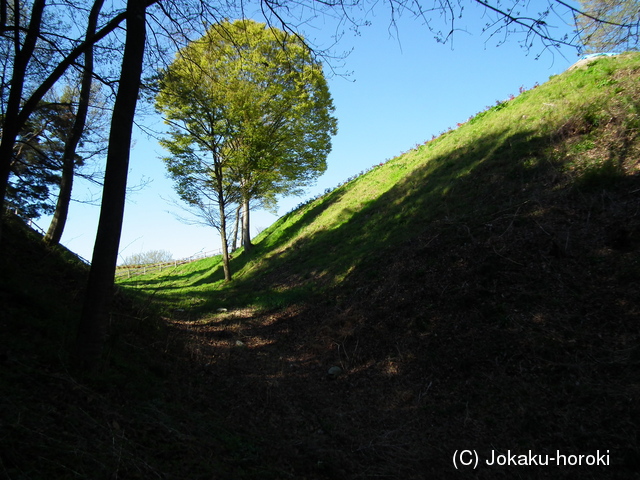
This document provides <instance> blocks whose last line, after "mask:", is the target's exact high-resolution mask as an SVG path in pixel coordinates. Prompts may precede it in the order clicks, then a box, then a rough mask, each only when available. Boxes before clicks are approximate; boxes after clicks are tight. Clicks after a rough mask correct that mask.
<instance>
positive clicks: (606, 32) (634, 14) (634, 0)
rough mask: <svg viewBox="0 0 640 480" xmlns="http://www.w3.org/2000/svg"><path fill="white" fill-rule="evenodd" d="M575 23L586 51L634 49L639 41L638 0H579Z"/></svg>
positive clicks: (639, 15)
mask: <svg viewBox="0 0 640 480" xmlns="http://www.w3.org/2000/svg"><path fill="white" fill-rule="evenodd" d="M579 1H580V5H581V10H582V12H583V14H582V15H580V16H579V17H578V21H577V25H578V27H579V28H580V30H581V32H582V35H581V36H582V42H583V43H584V46H585V49H586V51H587V52H588V53H599V52H624V51H626V50H637V49H638V45H639V42H640V30H639V29H638V20H640V3H638V0H614V1H611V0H606V1H605V0H579Z"/></svg>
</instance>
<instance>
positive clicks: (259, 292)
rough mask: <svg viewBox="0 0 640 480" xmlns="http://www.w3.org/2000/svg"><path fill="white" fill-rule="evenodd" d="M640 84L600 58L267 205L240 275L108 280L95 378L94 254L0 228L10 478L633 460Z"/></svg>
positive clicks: (413, 471) (639, 338)
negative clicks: (552, 458) (463, 458)
mask: <svg viewBox="0 0 640 480" xmlns="http://www.w3.org/2000/svg"><path fill="white" fill-rule="evenodd" d="M638 77H640V55H639V54H634V55H625V56H618V57H614V58H602V59H599V60H597V61H596V62H594V63H592V64H591V65H590V66H589V67H588V68H586V69H582V70H576V71H571V72H566V73H564V74H562V75H559V76H556V77H553V78H552V79H550V81H549V82H547V83H546V84H544V85H541V86H539V87H537V88H535V89H532V90H530V91H528V92H525V93H523V94H521V95H520V96H518V97H517V98H514V99H513V100H511V101H509V102H505V103H502V104H500V105H497V106H495V107H493V108H490V109H488V110H487V111H484V112H481V113H479V114H478V115H476V116H475V117H474V118H473V119H471V120H470V121H468V122H466V123H464V124H463V125H461V126H459V128H457V129H456V130H454V131H451V132H448V133H446V134H444V135H442V136H440V137H439V138H437V139H434V140H432V141H429V142H426V143H425V144H423V145H420V146H418V147H416V148H415V149H413V150H411V151H408V152H407V153H405V154H403V155H400V156H398V157H397V158H394V159H392V160H389V161H388V162H386V163H385V164H384V165H379V166H376V167H375V168H372V169H371V170H370V171H369V172H367V173H366V174H364V175H361V176H359V177H358V178H355V179H353V180H351V181H349V182H348V183H346V184H344V185H342V186H340V187H339V188H337V189H335V190H334V191H332V192H329V193H327V194H326V195H324V196H322V197H321V198H318V199H316V200H314V201H311V202H308V203H307V204H305V205H303V206H301V207H300V208H298V209H297V210H295V211H293V212H291V213H289V214H287V215H285V216H283V217H282V218H281V219H279V220H278V221H277V222H276V223H275V224H274V225H272V226H271V227H270V228H268V229H266V230H265V231H263V232H262V233H261V234H260V236H259V237H258V238H257V239H256V240H255V243H256V247H255V249H254V251H252V252H251V253H250V254H245V253H244V252H242V251H239V252H236V253H235V254H234V257H233V259H232V264H231V266H232V270H233V272H234V279H233V281H232V282H229V283H225V282H224V281H223V275H222V268H221V265H220V258H219V257H218V258H216V257H214V258H208V259H203V260H200V261H198V262H193V263H190V264H186V265H181V266H178V267H177V268H175V269H173V270H165V271H162V272H157V273H153V274H149V275H146V276H136V277H133V278H131V279H121V280H119V282H118V285H119V286H120V287H122V288H120V289H118V295H117V296H116V301H115V304H114V308H113V312H112V316H111V324H110V329H109V337H108V339H107V348H106V351H105V358H104V366H103V369H102V370H101V371H100V372H98V373H97V374H96V375H94V376H93V377H91V378H86V377H85V378H81V377H78V376H76V375H75V374H74V373H73V370H72V368H71V366H70V365H69V363H68V360H67V354H68V349H69V345H70V344H71V342H72V341H73V339H74V332H75V328H76V324H77V319H78V315H79V310H80V305H81V300H82V293H83V289H84V282H85V281H86V275H87V269H86V267H84V266H83V265H82V264H80V263H79V262H77V261H76V260H74V258H73V256H72V255H71V254H70V253H69V252H66V251H64V250H63V249H50V248H47V247H45V246H44V245H43V243H42V242H41V239H40V238H39V237H38V236H37V235H36V234H34V233H33V232H31V231H30V230H28V229H26V228H25V227H24V226H21V225H19V224H18V223H16V224H12V222H11V221H9V224H10V227H8V228H6V229H5V232H10V233H7V234H6V235H4V236H3V239H2V241H3V245H2V248H3V253H4V254H3V257H2V258H1V259H0V262H1V263H0V300H1V301H2V308H1V309H0V325H1V326H2V328H3V335H0V389H1V390H2V392H3V395H2V396H0V432H1V433H0V476H4V477H7V478H25V479H26V478H34V479H35V478H116V477H117V478H171V479H189V480H195V479H211V478H221V479H243V478H244V479H266V478H273V479H281V478H282V479H284V478H309V479H325V478H326V479H328V478H345V479H348V478H353V479H358V478H374V477H377V478H406V479H414V478H416V479H417V478H427V477H429V478H431V477H433V478H449V477H451V475H452V473H451V472H452V471H453V470H452V468H453V467H452V465H451V458H452V454H453V452H454V451H455V450H456V449H460V448H473V449H477V450H478V452H479V454H480V455H482V456H483V457H487V456H488V455H489V453H490V450H491V449H494V448H495V449H502V450H506V449H512V450H516V449H517V450H519V451H524V452H526V451H528V450H532V451H533V452H534V453H541V454H544V453H555V451H556V450H561V451H562V452H563V453H566V454H591V453H593V452H594V451H595V450H596V449H600V450H603V449H609V450H610V451H611V466H610V467H606V468H595V467H594V468H582V469H573V468H572V469H560V468H552V467H548V468H540V469H536V468H535V467H525V468H527V470H523V469H522V468H520V467H517V468H513V469H509V468H505V469H500V470H493V469H479V470H478V471H476V472H475V473H474V475H475V478H481V479H489V478H491V479H492V478H498V477H499V478H517V477H518V476H521V477H523V478H524V477H526V478H558V479H570V478H576V476H579V477H580V478H585V479H596V478H597V479H603V478H616V479H631V478H638V474H640V467H639V465H640V462H639V460H638V459H640V442H639V441H638V435H637V423H638V409H637V406H636V403H637V402H635V399H637V398H638V395H639V394H640V383H639V382H638V375H637V368H638V361H639V359H640V353H639V352H640V349H639V348H638V345H639V344H640V321H639V320H640V319H639V316H638V312H640V305H639V304H638V294H637V292H638V288H640V284H639V282H640V214H639V213H638V212H640V197H638V192H639V191H640V142H639V140H640V138H639V135H640V118H639V112H640V86H639V85H640V82H639V81H638ZM371 160H372V164H373V163H375V162H376V161H379V160H380V159H371ZM220 308H223V309H227V311H226V312H218V309H220ZM331 366H340V367H341V368H342V369H343V373H342V374H341V375H340V376H338V377H337V378H333V379H328V378H327V376H326V372H327V369H328V368H329V367H331Z"/></svg>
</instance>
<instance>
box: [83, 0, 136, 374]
mask: <svg viewBox="0 0 640 480" xmlns="http://www.w3.org/2000/svg"><path fill="white" fill-rule="evenodd" d="M145 14H146V6H145V2H144V1H143V0H127V17H126V30H127V33H126V40H125V47H124V54H123V57H122V70H121V72H120V83H119V86H118V93H117V95H116V100H115V104H114V108H113V116H112V118H111V130H110V132H109V147H108V151H107V165H106V171H105V178H104V187H103V190H102V206H101V208H100V219H99V223H98V232H97V234H96V242H95V245H94V248H93V257H92V261H91V271H90V273H89V281H88V284H87V291H86V294H85V300H84V305H83V309H82V317H81V319H80V325H79V328H78V336H77V339H76V344H75V349H74V357H75V361H76V365H77V367H79V368H81V369H84V370H91V369H95V368H96V367H97V366H98V363H99V360H100V357H101V355H102V347H103V343H104V336H105V333H106V327H107V323H108V317H109V308H110V305H111V298H112V294H113V279H114V275H115V269H116V263H117V260H118V246H119V243H120V234H121V231H122V220H123V215H124V204H125V195H126V188H127V173H128V168H129V155H130V148H131V133H132V129H133V120H134V115H135V110H136V104H137V100H138V91H139V87H140V78H141V75H142V61H143V58H144V45H145V38H146V29H145V21H146V19H145Z"/></svg>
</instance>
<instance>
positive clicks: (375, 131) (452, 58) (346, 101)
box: [36, 9, 577, 260]
mask: <svg viewBox="0 0 640 480" xmlns="http://www.w3.org/2000/svg"><path fill="white" fill-rule="evenodd" d="M465 12H466V14H465V17H463V18H462V19H460V20H459V21H458V24H457V27H458V28H459V29H460V31H457V32H456V33H455V35H454V37H453V42H452V43H449V44H445V45H443V44H439V43H437V42H436V41H435V40H434V39H433V34H431V33H430V32H429V30H428V29H427V28H426V27H425V26H424V25H421V24H420V22H419V21H416V20H411V19H409V18H406V19H402V21H400V22H399V24H398V31H397V32H396V31H395V30H393V29H390V28H389V17H388V15H387V14H385V13H384V11H383V10H382V11H381V13H379V14H378V16H374V17H371V21H372V25H371V26H369V27H365V28H363V29H362V30H361V31H360V34H359V35H354V34H352V33H350V32H347V33H346V34H345V36H344V37H343V38H342V40H341V41H340V43H339V45H338V46H337V50H339V51H345V50H350V49H352V48H353V51H352V52H351V54H350V55H349V56H348V57H347V58H346V60H345V61H344V67H342V68H341V69H340V71H342V72H345V71H348V72H352V73H351V74H350V76H348V77H347V78H345V77H343V76H331V75H328V76H329V78H328V81H329V88H330V91H331V94H332V97H333V101H334V105H335V108H336V110H335V116H336V117H337V119H338V134H337V136H335V137H334V138H333V150H332V152H331V154H330V155H329V157H328V160H327V162H328V168H327V171H326V173H325V174H324V175H323V176H322V177H320V178H319V179H318V182H317V184H316V185H315V186H314V187H312V188H309V189H308V190H307V192H306V194H305V196H304V197H301V198H300V197H294V198H287V199H283V200H281V201H280V203H279V210H278V216H281V215H284V214H285V213H287V212H288V211H290V210H291V209H293V208H294V207H295V206H296V205H298V204H299V203H301V202H302V201H303V200H305V199H306V198H309V197H312V196H315V195H316V194H318V193H320V192H323V191H324V190H325V189H327V188H333V187H334V186H336V185H337V184H339V183H341V182H342V181H344V180H345V179H347V178H348V177H351V176H353V175H356V174H358V173H359V172H361V171H363V170H366V169H368V168H369V167H371V166H372V165H374V164H378V163H380V162H383V161H385V160H387V159H390V158H393V157H395V156H397V155H399V154H400V153H402V152H405V151H407V150H409V149H411V148H413V147H414V146H415V145H416V144H420V143H423V142H424V141H425V140H428V139H431V137H432V136H433V135H438V134H440V133H442V132H444V131H446V130H447V129H448V128H449V127H453V128H455V126H456V124H457V123H458V122H464V121H466V120H467V119H468V118H469V117H470V116H472V115H474V114H476V113H478V112H480V111H482V110H484V109H485V108H486V107H487V106H491V105H494V104H495V102H496V101H497V100H504V99H506V98H508V97H509V95H510V94H514V95H517V94H518V91H519V89H520V87H524V88H526V89H529V88H531V87H533V86H534V84H536V83H540V84H541V83H544V82H545V81H547V80H548V79H549V77H550V76H551V75H556V74H559V73H562V72H563V71H564V70H566V68H567V67H569V66H570V65H571V64H573V63H574V62H575V61H576V60H577V54H576V51H575V50H574V49H570V48H563V49H561V50H559V51H558V50H549V51H544V49H543V47H542V46H540V45H538V46H534V47H533V49H532V50H531V52H530V53H528V54H527V52H526V51H525V50H524V49H522V48H521V47H520V45H519V44H518V39H519V38H518V37H513V38H511V39H508V40H507V42H506V43H505V44H503V45H501V46H499V47H498V46H496V44H497V42H498V39H497V38H490V37H489V36H487V35H482V34H481V33H480V32H481V28H482V25H483V23H484V22H485V21H486V20H484V19H482V18H481V10H473V9H471V10H469V11H465ZM462 30H468V32H465V31H462ZM306 35H307V36H308V37H310V38H312V37H313V38H320V39H321V38H322V37H323V35H325V36H326V35H327V34H326V33H325V32H324V31H323V27H322V26H321V25H316V28H315V29H309V31H308V32H307V33H306ZM539 54H540V58H539V59H536V56H538V55H539ZM327 73H328V74H329V72H327ZM144 121H145V122H151V123H153V122H156V124H157V122H158V119H153V118H147V119H146V120H144ZM135 138H136V141H135V145H134V147H133V151H132V156H131V167H130V176H129V183H130V185H135V184H139V183H140V182H141V180H142V179H143V178H144V179H147V180H150V183H149V184H148V185H147V186H146V187H145V188H143V189H141V190H140V191H137V192H132V193H131V194H130V195H129V196H128V201H127V205H126V211H125V219H124V227H123V232H122V240H121V242H120V255H121V258H124V257H127V256H129V255H131V254H134V253H141V252H146V251H150V250H167V251H169V252H171V253H172V254H173V257H174V258H175V259H179V258H185V257H189V256H191V255H193V254H197V253H199V252H209V251H213V250H217V249H219V248H220V240H219V236H218V234H217V232H216V231H215V230H214V229H213V228H212V227H203V226H194V225H187V224H185V223H183V222H181V221H179V220H178V219H177V218H176V216H175V213H177V214H180V213H181V212H180V210H179V209H178V208H176V207H175V206H173V205H172V204H171V202H170V200H171V199H176V198H177V197H176V195H175V193H174V192H173V189H172V184H171V181H170V180H168V179H167V178H166V174H165V169H164V166H163V164H162V162H161V160H160V157H161V156H162V155H163V151H162V148H161V147H160V146H159V145H158V144H157V142H156V141H155V140H153V139H149V138H147V137H146V136H145V135H144V134H143V133H142V132H141V131H139V130H138V131H136V133H135ZM91 192H93V194H94V195H97V193H96V191H95V188H93V187H89V186H88V185H87V184H86V183H82V182H81V181H78V182H76V185H75V188H74V197H75V198H76V199H79V200H82V199H86V198H88V197H90V195H91ZM170 212H174V213H170ZM98 215H99V208H98V207H97V206H90V205H84V204H79V203H74V204H73V205H72V207H71V211H70V217H69V221H68V223H67V227H66V230H65V233H64V236H63V238H62V243H63V244H64V245H65V246H67V247H68V248H69V249H71V250H72V251H74V252H76V253H78V254H79V255H81V256H82V257H84V258H86V259H88V260H91V252H92V249H93V242H94V240H95V231H96V226H97V220H98ZM277 218H278V217H277V216H274V215H271V214H269V213H266V212H260V211H256V212H253V213H252V235H255V234H256V232H257V231H258V230H260V229H264V228H266V227H268V226H269V225H271V224H272V223H273V222H274V221H275V220H276V219H277ZM49 221H50V219H49V218H48V217H42V218H40V219H39V220H38V221H36V223H37V224H38V225H40V226H41V227H42V228H44V229H46V228H47V227H48V223H49Z"/></svg>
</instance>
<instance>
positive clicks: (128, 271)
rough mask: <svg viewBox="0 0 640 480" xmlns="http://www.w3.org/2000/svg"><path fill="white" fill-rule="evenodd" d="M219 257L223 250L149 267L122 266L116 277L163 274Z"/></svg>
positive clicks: (119, 267)
mask: <svg viewBox="0 0 640 480" xmlns="http://www.w3.org/2000/svg"><path fill="white" fill-rule="evenodd" d="M217 255H222V250H211V251H209V252H202V253H196V254H195V255H191V256H190V257H187V258H183V259H181V260H171V261H170V262H162V263H154V264H149V265H121V266H118V267H116V277H124V276H126V277H127V278H131V277H134V276H136V275H144V274H146V273H151V272H158V271H160V272H161V271H162V270H167V269H170V268H175V267H177V266H178V265H184V264H185V263H191V262H195V261H196V260H201V259H203V258H209V257H215V256H217Z"/></svg>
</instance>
